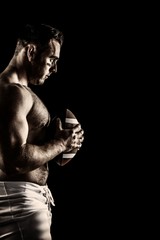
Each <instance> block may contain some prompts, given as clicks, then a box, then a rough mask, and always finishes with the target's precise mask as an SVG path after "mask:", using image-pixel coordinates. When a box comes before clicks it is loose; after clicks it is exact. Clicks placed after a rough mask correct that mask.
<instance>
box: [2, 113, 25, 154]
mask: <svg viewBox="0 0 160 240" xmlns="http://www.w3.org/2000/svg"><path fill="white" fill-rule="evenodd" d="M5 125H6V127H5V132H4V139H5V143H6V144H7V145H8V148H9V149H12V148H14V147H20V146H22V145H23V144H25V143H26V140H27V137H28V123H27V119H26V116H25V115H23V114H22V115H20V114H15V115H14V116H12V118H10V119H8V121H6V123H5Z"/></svg>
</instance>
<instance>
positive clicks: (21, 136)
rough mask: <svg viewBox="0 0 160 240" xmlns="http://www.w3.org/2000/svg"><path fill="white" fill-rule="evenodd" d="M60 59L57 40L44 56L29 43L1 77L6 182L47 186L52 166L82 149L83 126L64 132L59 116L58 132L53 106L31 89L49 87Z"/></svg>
mask: <svg viewBox="0 0 160 240" xmlns="http://www.w3.org/2000/svg"><path fill="white" fill-rule="evenodd" d="M36 56H37V57H36ZM59 56H60V45H59V43H58V42H56V41H55V40H51V41H50V43H49V47H48V48H46V49H45V50H44V51H43V52H41V54H39V55H38V51H37V48H36V45H34V44H28V45H27V46H26V47H24V48H22V50H21V51H20V52H19V53H18V54H14V56H13V58H12V59H11V61H10V63H9V64H8V66H7V67H6V69H5V70H4V71H3V72H2V73H1V74H0V181H29V182H33V183H37V184H39V185H45V184H46V181H47V178H48V162H49V161H51V160H52V161H54V160H55V159H56V158H55V157H56V156H58V155H59V154H61V153H62V152H69V151H71V150H73V149H74V148H78V149H80V147H81V145H82V142H83V139H84V137H83V130H82V129H81V126H80V124H78V125H77V126H75V127H74V128H73V129H63V128H62V124H61V121H60V119H58V118H57V120H56V123H54V124H55V126H56V131H55V132H53V133H52V121H51V119H50V115H49V112H48V110H47V108H46V107H45V106H44V104H43V103H42V101H41V100H40V99H39V98H38V96H36V95H35V93H33V92H32V90H31V89H30V88H29V87H28V84H29V83H31V84H39V85H40V84H43V83H44V82H45V80H46V79H47V77H48V76H49V75H50V74H51V73H53V72H56V71H57V61H58V59H59ZM57 163H58V164H59V162H57ZM64 164H66V162H62V165H64Z"/></svg>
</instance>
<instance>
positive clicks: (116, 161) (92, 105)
mask: <svg viewBox="0 0 160 240" xmlns="http://www.w3.org/2000/svg"><path fill="white" fill-rule="evenodd" d="M22 4H24V6H22V5H21V6H20V8H18V7H17V9H16V7H15V5H14V6H13V9H14V11H12V12H11V14H10V15H8V16H7V19H6V18H5V19H1V22H0V29H1V37H0V71H2V70H3V69H4V67H5V66H6V65H7V64H8V61H9V60H10V58H11V57H12V55H13V51H14V48H15V42H16V34H17V32H18V30H19V28H20V27H21V25H23V24H24V23H35V22H41V23H46V24H50V25H52V26H55V27H57V28H59V29H60V30H62V31H63V33H64V44H63V46H62V50H61V57H60V60H59V62H58V72H57V74H56V75H53V76H51V77H50V78H49V79H48V80H47V81H46V83H45V84H44V85H43V86H39V87H33V90H34V91H35V92H36V93H37V94H38V95H39V97H40V98H41V99H42V100H43V101H44V103H45V104H46V106H47V108H48V109H49V111H50V113H51V115H54V113H55V111H56V110H57V109H61V108H63V107H67V108H69V109H70V110H72V111H73V113H74V114H75V116H76V117H77V119H78V120H79V122H80V123H81V125H82V127H83V129H84V132H85V140H84V143H83V146H82V148H81V150H80V151H79V152H78V153H77V155H76V156H75V157H74V159H72V161H71V162H70V163H69V164H67V165H66V166H64V167H59V166H58V165H56V164H54V163H53V162H50V175H49V179H48V185H49V187H50V189H51V192H52V193H53V196H54V199H55V204H56V207H54V208H53V223H52V234H53V236H54V239H55V240H66V239H74V240H78V239H92V238H93V237H94V238H96V239H99V240H101V239H106V237H109V236H111V235H112V237H115V236H116V237H117V236H121V237H124V236H128V235H127V232H128V230H129V229H130V228H132V227H133V226H132V223H131V224H130V219H131V218H132V216H133V215H134V214H133V209H134V207H133V206H132V207H131V206H130V202H131V201H132V200H131V199H132V198H134V196H133V194H132V193H131V189H132V187H131V186H132V180H131V181H129V180H130V179H131V175H132V167H133V165H134V162H133V159H134V151H133V149H131V147H133V146H131V145H132V143H131V142H129V140H130V135H132V134H133V131H134V124H132V123H133V122H131V119H133V118H134V114H133V112H132V113H131V112H130V111H131V109H132V104H133V102H132V100H134V99H131V96H132V87H133V88H134V84H135V83H134V74H135V73H134V72H133V70H132V69H131V64H132V62H131V61H130V56H129V55H132V54H133V53H132V51H134V47H135V45H133V44H132V46H131V45H130V44H131V43H132V41H133V38H134V35H132V34H130V32H129V30H130V29H131V28H132V23H131V22H127V19H129V17H128V16H126V15H123V14H122V13H124V12H119V6H118V5H115V6H108V5H105V6H102V5H101V3H100V2H99V3H97V2H96V3H95V4H93V3H92V4H88V6H86V4H85V3H81V4H80V3H78V2H77V3H74V4H73V3H67V4H65V3H60V4H58V3H56V4H55V2H52V3H51V2H48V3H47V2H46V3H44V2H43V4H38V5H35V6H34V7H33V5H32V3H30V2H25V3H22ZM113 5H114V4H113ZM10 7H11V6H10ZM121 7H122V6H121ZM121 10H122V9H121ZM129 14H130V10H128V15H129ZM132 61H133V60H132ZM132 121H133V120H132ZM135 121H136V119H135ZM130 124H131V125H130ZM132 164H133V165H132ZM126 229H127V230H126ZM130 234H131V235H132V236H133V234H134V233H133V234H132V231H131V232H130V233H129V235H130ZM105 235H106V237H105ZM108 239H111V238H108Z"/></svg>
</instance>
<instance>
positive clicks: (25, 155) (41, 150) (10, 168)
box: [2, 86, 80, 174]
mask: <svg viewBox="0 0 160 240" xmlns="http://www.w3.org/2000/svg"><path fill="white" fill-rule="evenodd" d="M8 97H9V100H7V101H8V104H7V103H6V104H5V115H4V119H3V121H4V130H3V131H2V137H3V140H4V144H3V154H4V159H5V168H6V172H7V173H8V174H10V173H17V172H19V173H26V172H29V171H32V170H34V169H36V168H39V167H40V166H42V165H44V164H45V163H46V162H48V161H50V160H52V159H53V158H55V157H56V156H57V155H58V154H60V153H62V152H63V151H66V150H70V149H72V148H75V147H78V142H77V141H76V142H75V140H74V139H75V138H74V137H73V136H74V135H76V134H77V133H76V132H79V130H80V127H79V126H77V128H75V129H74V130H73V129H72V130H69V129H68V130H64V129H62V127H61V123H60V121H59V120H58V121H57V130H56V136H55V138H53V139H51V140H50V141H48V142H46V143H44V144H43V145H40V146H38V145H34V144H28V143H27V138H28V133H29V126H28V122H27V115H28V113H29V111H30V110H31V108H32V105H33V99H32V96H31V95H30V94H29V93H28V92H27V91H26V90H25V89H24V88H23V87H20V86H14V87H11V89H10V94H9V96H8Z"/></svg>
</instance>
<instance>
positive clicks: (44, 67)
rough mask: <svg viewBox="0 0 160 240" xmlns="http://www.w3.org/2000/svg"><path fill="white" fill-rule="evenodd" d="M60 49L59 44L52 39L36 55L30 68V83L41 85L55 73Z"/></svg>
mask: <svg viewBox="0 0 160 240" xmlns="http://www.w3.org/2000/svg"><path fill="white" fill-rule="evenodd" d="M60 49H61V46H60V44H59V43H58V42H57V41H55V40H53V39H52V40H50V42H49V44H48V46H46V47H45V48H44V49H42V51H40V52H37V53H36V55H35V59H34V61H33V63H32V66H31V75H30V83H32V84H34V85H42V84H43V83H44V82H45V80H46V79H47V78H48V77H49V76H50V75H51V74H52V73H56V72H57V61H58V59H59V57H60Z"/></svg>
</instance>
